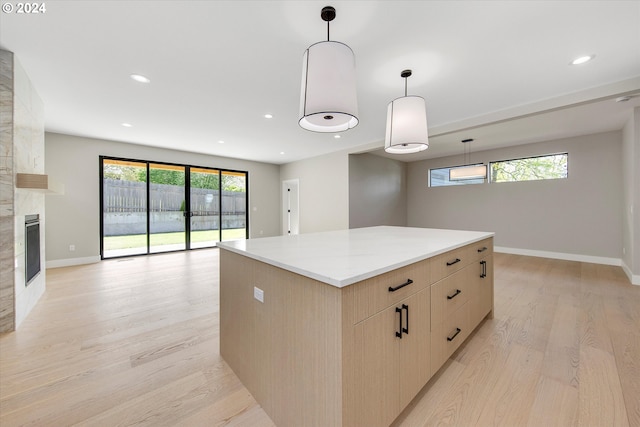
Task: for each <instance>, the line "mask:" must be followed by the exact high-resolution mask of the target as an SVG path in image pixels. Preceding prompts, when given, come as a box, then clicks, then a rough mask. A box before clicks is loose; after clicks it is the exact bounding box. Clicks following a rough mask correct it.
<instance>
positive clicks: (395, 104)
mask: <svg viewBox="0 0 640 427" xmlns="http://www.w3.org/2000/svg"><path fill="white" fill-rule="evenodd" d="M410 75H411V70H404V71H403V72H402V73H401V74H400V76H401V77H403V78H404V79H405V93H404V96H403V97H401V98H397V99H394V100H393V101H391V102H390V103H389V106H388V107H387V132H386V136H385V140H384V150H385V151H386V152H387V153H393V154H409V153H417V152H419V151H423V150H426V149H427V148H429V134H428V130H427V109H426V107H425V102H424V98H422V97H420V96H407V86H406V85H407V80H406V79H407V77H409V76H410Z"/></svg>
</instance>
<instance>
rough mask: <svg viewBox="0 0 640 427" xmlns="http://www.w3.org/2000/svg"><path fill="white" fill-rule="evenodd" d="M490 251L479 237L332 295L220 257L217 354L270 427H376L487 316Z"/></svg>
mask: <svg viewBox="0 0 640 427" xmlns="http://www.w3.org/2000/svg"><path fill="white" fill-rule="evenodd" d="M492 254H493V239H492V238H489V239H486V240H482V241H480V242H475V243H473V244H470V245H466V246H463V247H460V248H456V249H454V250H452V251H449V252H446V253H443V254H440V255H437V256H434V257H432V258H429V259H426V260H422V261H419V262H416V263H414V264H410V265H408V266H405V267H402V268H398V269H396V270H393V271H390V272H387V273H384V274H380V275H378V276H375V277H372V278H370V279H366V280H363V281H361V282H358V283H354V284H352V285H349V286H345V287H342V288H339V287H334V286H330V285H327V284H326V283H322V282H319V281H317V280H314V279H311V278H309V277H306V276H302V275H299V274H296V273H293V272H290V271H287V270H283V269H281V268H278V267H275V266H272V265H269V264H266V263H263V262H261V261H257V260H255V259H252V258H248V257H245V256H243V255H239V254H237V253H233V252H230V251H227V250H224V249H221V254H220V300H221V304H220V353H221V355H222V357H223V358H224V359H225V361H227V363H228V364H229V365H230V366H231V368H232V369H233V370H234V372H235V373H236V374H237V375H238V377H239V378H240V380H241V381H242V382H243V383H244V384H245V386H246V387H247V389H249V391H250V392H251V393H252V394H253V396H254V397H255V398H256V400H257V401H258V402H259V403H260V404H261V405H262V407H263V408H264V410H265V411H266V412H267V414H269V416H270V417H271V418H272V420H273V421H274V423H275V424H276V425H278V426H289V425H291V426H298V425H310V426H313V425H316V426H327V425H331V426H364V425H366V426H368V427H373V426H387V425H389V424H390V423H391V422H393V420H394V419H395V418H396V417H397V416H398V415H399V414H400V412H402V410H403V409H404V408H405V407H406V406H407V405H408V404H409V402H410V401H411V400H412V399H413V398H414V397H415V395H416V394H417V393H418V392H419V391H420V390H421V389H422V387H424V385H425V384H426V383H427V382H428V381H429V379H430V378H431V377H432V376H433V374H435V373H436V372H437V371H438V370H439V369H440V368H441V367H442V365H443V364H444V363H445V362H446V360H447V358H448V357H449V356H450V355H451V354H452V353H453V352H454V351H455V349H456V348H458V347H459V346H460V345H461V344H462V343H463V342H464V340H465V339H466V338H467V337H468V336H469V334H470V333H471V331H472V330H473V329H474V328H475V327H476V326H477V325H478V323H479V322H480V321H481V320H482V319H483V318H484V317H486V316H487V315H489V316H492V312H493V265H492V261H493V257H492ZM256 284H259V285H260V286H261V287H262V288H263V290H264V302H259V301H257V300H256V299H255V298H253V287H254V285H256Z"/></svg>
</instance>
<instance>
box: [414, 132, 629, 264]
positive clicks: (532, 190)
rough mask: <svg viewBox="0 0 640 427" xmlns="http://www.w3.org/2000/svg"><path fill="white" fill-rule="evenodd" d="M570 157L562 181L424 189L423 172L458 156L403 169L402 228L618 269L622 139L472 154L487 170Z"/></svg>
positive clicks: (608, 136) (607, 136) (613, 135)
mask: <svg viewBox="0 0 640 427" xmlns="http://www.w3.org/2000/svg"><path fill="white" fill-rule="evenodd" d="M558 152H568V153H569V163H568V171H569V178H568V179H558V180H544V181H530V182H518V183H494V184H487V183H485V184H479V185H463V186H451V187H435V188H429V187H428V173H429V169H430V168H437V167H445V166H453V165H459V164H461V163H463V162H462V160H461V159H462V155H460V156H452V157H445V158H439V159H433V160H426V161H421V162H414V163H410V164H409V171H408V220H407V224H408V225H409V226H415V227H434V228H457V229H464V230H485V231H494V232H495V233H496V237H495V245H496V246H499V247H504V248H511V249H520V250H529V251H541V252H551V253H555V254H569V255H579V256H581V257H583V258H582V259H585V260H591V261H595V262H604V263H616V261H617V263H618V264H619V263H620V258H621V256H622V240H623V239H622V208H621V207H622V197H623V196H622V172H621V168H622V133H621V132H608V133H602V134H596V135H586V136H581V137H576V138H569V139H561V140H555V141H547V142H542V143H536V144H527V145H520V146H514V147H508V148H504V149H499V150H488V151H479V152H474V153H473V161H474V162H476V161H483V162H488V161H491V160H506V159H513V158H519V157H526V156H535V155H544V154H551V153H558Z"/></svg>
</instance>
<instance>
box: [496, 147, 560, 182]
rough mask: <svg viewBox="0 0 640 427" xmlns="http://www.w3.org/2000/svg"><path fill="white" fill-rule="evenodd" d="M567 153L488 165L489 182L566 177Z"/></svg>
mask: <svg viewBox="0 0 640 427" xmlns="http://www.w3.org/2000/svg"><path fill="white" fill-rule="evenodd" d="M567 158H568V154H567V153H562V154H551V155H547V156H537V157H526V158H521V159H513V160H503V161H499V162H491V163H490V167H489V169H490V173H491V182H517V181H534V180H539V179H558V178H566V177H567Z"/></svg>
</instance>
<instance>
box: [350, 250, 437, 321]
mask: <svg viewBox="0 0 640 427" xmlns="http://www.w3.org/2000/svg"><path fill="white" fill-rule="evenodd" d="M429 267H430V260H428V259H426V260H424V261H420V262H416V263H414V264H410V265H408V266H406V267H401V268H399V269H397V270H393V271H390V272H388V273H384V274H381V275H379V276H376V277H373V278H371V279H367V280H363V281H362V282H359V283H354V284H353V285H351V286H348V287H347V288H345V293H344V297H345V298H346V299H347V300H350V302H346V304H345V307H346V308H347V309H349V308H350V311H347V312H345V316H347V317H346V319H351V321H352V323H354V324H355V323H358V322H360V321H362V320H364V319H366V318H367V317H370V316H373V315H374V314H376V313H378V312H380V311H382V310H384V309H385V308H387V307H389V306H390V305H393V304H396V303H397V302H398V301H400V300H402V299H404V298H407V297H408V296H410V295H413V294H414V293H416V292H418V291H420V290H422V289H425V288H426V287H427V286H429V283H430V282H429Z"/></svg>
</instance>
